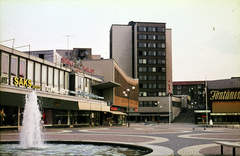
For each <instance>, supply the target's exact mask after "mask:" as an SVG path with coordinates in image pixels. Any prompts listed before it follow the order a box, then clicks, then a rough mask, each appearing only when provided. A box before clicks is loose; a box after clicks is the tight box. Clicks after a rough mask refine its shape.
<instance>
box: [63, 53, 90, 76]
mask: <svg viewBox="0 0 240 156" xmlns="http://www.w3.org/2000/svg"><path fill="white" fill-rule="evenodd" d="M61 62H62V63H63V64H65V65H69V66H71V67H72V68H73V69H72V70H73V71H74V72H79V73H82V71H86V72H88V73H91V74H94V69H91V68H89V67H86V66H83V64H82V61H81V60H80V61H77V60H76V59H74V61H71V60H68V59H66V58H63V57H62V59H61Z"/></svg>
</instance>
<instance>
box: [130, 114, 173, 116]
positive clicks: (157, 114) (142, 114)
mask: <svg viewBox="0 0 240 156" xmlns="http://www.w3.org/2000/svg"><path fill="white" fill-rule="evenodd" d="M129 116H169V114H130V115H129Z"/></svg>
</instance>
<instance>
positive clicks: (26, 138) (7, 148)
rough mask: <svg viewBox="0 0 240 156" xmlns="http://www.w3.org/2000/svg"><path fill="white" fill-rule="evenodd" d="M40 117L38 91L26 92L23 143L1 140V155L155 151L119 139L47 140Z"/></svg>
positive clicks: (111, 153) (127, 153)
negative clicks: (126, 143)
mask: <svg viewBox="0 0 240 156" xmlns="http://www.w3.org/2000/svg"><path fill="white" fill-rule="evenodd" d="M40 121H41V112H40V110H39V105H38V102H37V95H36V91H32V93H30V94H29V95H28V96H26V103H25V108H24V112H23V127H22V129H21V132H20V144H19V145H18V144H16V142H14V141H13V142H12V143H11V141H8V142H7V143H3V142H1V141H0V149H1V150H0V155H79V154H81V155H145V154H148V153H151V152H152V149H150V148H147V147H140V146H135V145H125V144H121V145H119V144H116V143H115V144H111V143H99V142H97V143H94V142H81V141H46V144H44V142H43V139H42V132H41V128H40ZM69 144H71V146H69Z"/></svg>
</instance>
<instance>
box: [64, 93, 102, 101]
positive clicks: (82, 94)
mask: <svg viewBox="0 0 240 156" xmlns="http://www.w3.org/2000/svg"><path fill="white" fill-rule="evenodd" d="M69 93H71V94H75V95H80V96H83V97H89V98H93V99H101V100H104V97H102V96H98V95H94V94H92V93H88V92H82V91H69Z"/></svg>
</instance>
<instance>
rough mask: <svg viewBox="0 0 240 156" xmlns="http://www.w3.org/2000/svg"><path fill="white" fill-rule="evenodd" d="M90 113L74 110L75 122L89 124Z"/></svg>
mask: <svg viewBox="0 0 240 156" xmlns="http://www.w3.org/2000/svg"><path fill="white" fill-rule="evenodd" d="M89 123H90V120H89V113H87V112H76V111H75V112H74V124H89Z"/></svg>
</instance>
